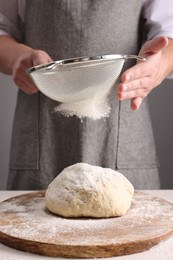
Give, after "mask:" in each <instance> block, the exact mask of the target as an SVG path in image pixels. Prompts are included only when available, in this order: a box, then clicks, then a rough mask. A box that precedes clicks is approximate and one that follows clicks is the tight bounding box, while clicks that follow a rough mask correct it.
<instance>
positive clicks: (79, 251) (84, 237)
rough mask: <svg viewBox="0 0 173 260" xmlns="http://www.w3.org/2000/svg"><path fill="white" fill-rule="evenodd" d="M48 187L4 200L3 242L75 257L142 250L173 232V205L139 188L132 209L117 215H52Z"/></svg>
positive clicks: (0, 217) (1, 207) (1, 209)
mask: <svg viewBox="0 0 173 260" xmlns="http://www.w3.org/2000/svg"><path fill="white" fill-rule="evenodd" d="M44 194H45V192H44V191H40V192H33V193H26V194H24V195H21V196H17V197H13V198H11V199H8V200H6V201H3V202H1V203H0V242H1V243H3V244H5V245H7V246H9V247H13V248H16V249H19V250H23V251H27V252H31V253H36V254H41V255H47V256H61V257H69V258H95V257H111V256H118V255H127V254H132V253H137V252H141V251H144V250H147V249H149V248H151V247H152V246H154V245H156V244H158V243H159V242H160V241H161V240H163V239H165V238H167V237H168V236H170V235H171V234H173V204H172V203H170V202H168V201H165V200H163V199H160V198H158V197H153V196H151V195H149V194H147V193H142V192H135V195H134V198H133V202H132V206H131V209H130V210H129V211H128V213H127V214H126V215H125V216H122V217H117V218H107V219H106V218H105V219H94V218H80V219H67V218H62V217H59V216H56V215H53V214H51V213H50V212H49V211H48V210H47V209H46V206H45V201H44Z"/></svg>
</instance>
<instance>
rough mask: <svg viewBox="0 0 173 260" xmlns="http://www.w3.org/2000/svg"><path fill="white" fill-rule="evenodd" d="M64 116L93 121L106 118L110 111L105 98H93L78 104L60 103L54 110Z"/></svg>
mask: <svg viewBox="0 0 173 260" xmlns="http://www.w3.org/2000/svg"><path fill="white" fill-rule="evenodd" d="M55 111H56V112H60V113H61V114H63V115H64V116H67V117H68V116H74V115H75V116H77V117H78V118H81V119H82V118H84V117H89V118H92V119H94V120H96V119H100V118H102V117H108V116H109V113H110V111H111V108H110V105H109V102H108V100H107V98H105V100H102V99H99V98H94V99H91V100H89V99H87V100H83V101H78V102H69V103H62V104H60V105H59V106H57V107H56V108H55Z"/></svg>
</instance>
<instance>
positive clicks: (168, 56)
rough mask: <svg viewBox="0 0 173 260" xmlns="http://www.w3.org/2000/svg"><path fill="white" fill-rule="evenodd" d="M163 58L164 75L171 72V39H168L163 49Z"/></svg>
mask: <svg viewBox="0 0 173 260" xmlns="http://www.w3.org/2000/svg"><path fill="white" fill-rule="evenodd" d="M163 56H164V60H165V61H166V64H167V66H166V70H165V77H166V76H168V75H169V74H171V73H173V39H169V43H168V46H167V47H166V48H165V49H164V50H163Z"/></svg>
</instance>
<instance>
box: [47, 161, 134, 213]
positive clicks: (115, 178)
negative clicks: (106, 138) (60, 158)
mask: <svg viewBox="0 0 173 260" xmlns="http://www.w3.org/2000/svg"><path fill="white" fill-rule="evenodd" d="M133 194H134V188H133V185H132V184H131V183H130V181H129V180H127V178H126V177H124V176H123V175H122V174H121V173H119V172H117V171H114V170H112V169H109V168H102V167H99V166H92V165H89V164H86V163H77V164H74V165H71V166H69V167H67V168H65V169H64V170H63V171H62V172H61V173H60V174H59V175H58V176H57V177H56V178H55V179H54V180H53V181H52V182H51V183H50V184H49V186H48V188H47V190H46V194H45V202H46V206H47V208H48V209H49V210H50V211H51V212H53V213H55V214H57V215H60V216H64V217H82V216H84V217H97V218H102V217H114V216H122V215H124V214H126V213H127V211H128V210H129V208H130V206H131V201H132V197H133Z"/></svg>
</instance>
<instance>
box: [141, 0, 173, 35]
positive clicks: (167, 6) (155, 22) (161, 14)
mask: <svg viewBox="0 0 173 260" xmlns="http://www.w3.org/2000/svg"><path fill="white" fill-rule="evenodd" d="M144 2H145V3H144V13H143V14H144V18H145V19H146V23H145V25H146V29H147V40H150V39H152V38H155V37H158V36H167V37H168V38H173V0H146V1H144Z"/></svg>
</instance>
